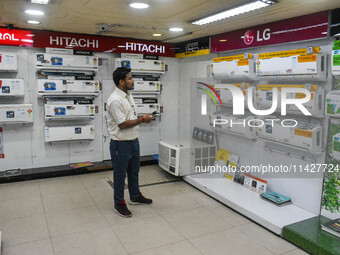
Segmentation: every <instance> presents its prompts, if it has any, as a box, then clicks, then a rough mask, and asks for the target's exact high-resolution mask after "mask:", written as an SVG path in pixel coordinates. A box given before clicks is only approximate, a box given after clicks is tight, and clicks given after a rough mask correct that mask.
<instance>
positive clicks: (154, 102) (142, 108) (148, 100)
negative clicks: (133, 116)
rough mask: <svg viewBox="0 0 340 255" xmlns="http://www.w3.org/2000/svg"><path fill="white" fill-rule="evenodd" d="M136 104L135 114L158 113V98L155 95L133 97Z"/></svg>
mask: <svg viewBox="0 0 340 255" xmlns="http://www.w3.org/2000/svg"><path fill="white" fill-rule="evenodd" d="M133 100H134V101H135V104H136V108H135V110H136V113H137V115H144V114H147V113H153V112H155V111H156V112H157V114H159V110H160V105H159V104H158V98H156V97H134V99H133Z"/></svg>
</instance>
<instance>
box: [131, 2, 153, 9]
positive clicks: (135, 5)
mask: <svg viewBox="0 0 340 255" xmlns="http://www.w3.org/2000/svg"><path fill="white" fill-rule="evenodd" d="M130 7H132V8H137V9H145V8H148V7H149V5H148V4H145V3H131V4H130Z"/></svg>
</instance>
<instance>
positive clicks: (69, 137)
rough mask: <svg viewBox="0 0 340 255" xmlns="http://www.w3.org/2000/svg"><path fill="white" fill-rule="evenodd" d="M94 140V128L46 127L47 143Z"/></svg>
mask: <svg viewBox="0 0 340 255" xmlns="http://www.w3.org/2000/svg"><path fill="white" fill-rule="evenodd" d="M81 140H94V126H92V125H88V126H62V127H45V142H60V141H81Z"/></svg>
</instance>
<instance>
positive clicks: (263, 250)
mask: <svg viewBox="0 0 340 255" xmlns="http://www.w3.org/2000/svg"><path fill="white" fill-rule="evenodd" d="M109 179H110V180H112V172H111V171H107V172H100V173H93V174H86V175H80V176H79V175H78V176H71V177H59V178H51V179H42V180H34V181H27V182H17V183H8V184H1V185H0V231H1V232H2V242H3V245H2V255H12V254H15V255H28V254H32V255H40V254H41V255H49V254H55V255H66V254H70V255H77V254H79V255H80V254H81V255H86V254H89V255H97V254H98V255H106V254H117V255H124V254H140V255H151V254H154V255H160V254H162V255H164V254H165V255H166V254H169V255H173V254H176V255H181V254H185V255H197V254H207V255H217V254H223V255H225V254H232V255H234V254H235V255H238V254H240V255H242V254H247V255H249V254H252V255H256V254H261V255H267V254H268V255H270V254H286V255H302V254H306V253H304V252H303V251H301V250H299V249H298V248H296V247H295V246H293V245H291V244H290V243H288V242H286V241H284V240H283V239H281V238H280V237H278V236H276V235H274V234H272V233H271V232H269V231H267V230H266V229H263V228H262V227H260V226H258V225H257V224H255V223H253V222H251V221H249V220H248V219H247V218H244V217H243V216H241V215H239V214H238V213H236V212H234V211H233V210H230V209H229V208H228V207H226V206H224V205H222V204H220V203H218V202H217V201H215V200H214V199H212V198H210V197H209V196H207V195H205V194H203V193H202V192H200V191H198V190H196V189H195V188H193V187H191V186H190V185H189V184H187V183H185V182H182V181H176V182H170V183H166V184H164V183H162V182H164V181H167V180H172V179H173V178H172V177H171V176H169V175H168V174H167V173H165V172H164V171H162V170H161V169H159V168H158V166H145V167H142V168H141V173H140V184H141V186H142V188H141V190H142V192H143V194H144V195H145V196H147V197H151V198H152V199H153V200H154V203H153V204H152V205H135V206H131V205H130V206H129V209H130V210H131V211H132V214H133V216H132V218H122V217H120V216H118V215H117V214H116V213H115V212H113V199H112V188H111V186H110V185H109V184H108V182H107V181H108V180H109ZM150 183H162V184H156V185H147V184H150ZM144 185H146V186H144ZM126 199H127V200H128V193H126Z"/></svg>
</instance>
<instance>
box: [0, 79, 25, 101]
mask: <svg viewBox="0 0 340 255" xmlns="http://www.w3.org/2000/svg"><path fill="white" fill-rule="evenodd" d="M24 95H25V84H24V80H23V79H0V97H5V96H24Z"/></svg>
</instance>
